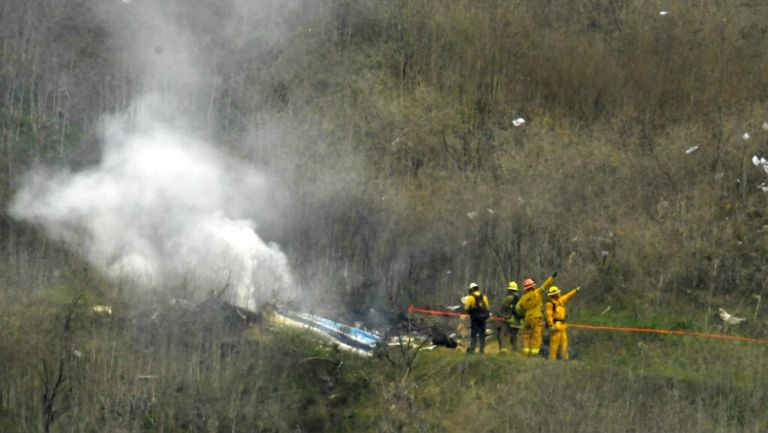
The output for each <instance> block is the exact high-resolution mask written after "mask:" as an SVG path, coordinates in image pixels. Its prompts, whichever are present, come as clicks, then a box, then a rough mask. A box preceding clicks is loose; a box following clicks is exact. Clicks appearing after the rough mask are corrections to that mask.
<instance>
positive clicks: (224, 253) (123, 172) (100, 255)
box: [10, 0, 296, 309]
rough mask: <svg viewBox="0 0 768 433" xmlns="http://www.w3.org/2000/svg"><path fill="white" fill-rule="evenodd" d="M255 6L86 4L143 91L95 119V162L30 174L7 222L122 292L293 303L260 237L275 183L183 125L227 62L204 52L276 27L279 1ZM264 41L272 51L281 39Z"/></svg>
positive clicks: (283, 274) (286, 274) (279, 256)
mask: <svg viewBox="0 0 768 433" xmlns="http://www.w3.org/2000/svg"><path fill="white" fill-rule="evenodd" d="M294 3H295V2H288V3H285V4H294ZM257 4H258V5H260V7H254V6H253V3H252V2H245V1H234V2H221V4H220V3H219V2H217V1H202V0H199V1H152V0H133V1H131V2H125V1H123V2H117V1H116V2H111V3H105V2H96V3H94V8H95V10H96V11H97V12H98V13H99V14H100V16H102V19H103V22H104V25H105V26H106V27H107V28H108V29H109V31H110V34H111V35H112V38H113V39H114V41H113V43H114V45H115V46H116V47H119V52H120V53H122V55H123V56H124V60H125V62H126V65H127V67H129V68H130V70H131V71H133V72H132V73H133V76H134V78H135V80H136V81H137V82H138V83H139V86H137V88H138V89H140V92H141V95H140V96H138V97H137V98H136V100H135V101H134V102H133V103H132V104H131V106H130V107H129V108H128V109H127V110H126V111H125V112H124V113H120V114H117V115H111V116H106V115H105V116H104V118H103V121H102V122H101V125H102V127H101V131H100V132H101V136H102V141H103V149H102V158H101V161H100V162H99V163H98V164H97V165H96V166H93V167H90V168H88V169H85V170H82V171H79V172H72V171H68V170H61V169H58V170H57V169H51V168H38V169H36V170H33V171H32V172H30V173H28V175H27V176H26V179H25V181H24V182H23V184H22V186H21V188H20V189H19V191H18V193H17V195H16V196H15V198H14V200H13V202H12V205H11V208H10V213H11V215H13V216H14V217H15V218H17V219H20V220H24V221H28V222H31V223H35V224H38V225H40V226H41V227H42V228H43V229H44V230H45V232H46V233H47V234H48V235H49V236H50V237H52V238H55V239H59V240H62V241H63V242H65V244H66V245H68V246H69V247H70V248H72V249H73V250H74V251H76V252H78V253H79V254H81V255H82V256H83V257H84V258H86V259H87V260H88V261H89V262H90V263H92V264H93V265H94V266H96V267H98V268H99V269H100V270H102V271H103V272H104V273H105V274H106V275H108V276H110V277H111V278H114V279H115V280H116V281H121V282H126V283H128V285H129V286H130V287H137V288H143V289H167V290H170V289H181V290H183V293H184V294H185V295H187V296H188V297H190V298H193V299H200V298H201V297H203V296H206V295H208V294H209V293H210V292H215V293H220V294H221V296H224V297H226V298H227V299H228V300H229V301H230V302H233V303H235V304H237V305H240V306H243V307H247V308H251V309H256V308H258V307H259V305H260V304H261V303H263V302H264V301H270V300H273V299H274V298H275V297H278V296H279V297H281V298H283V299H285V298H291V297H294V296H295V295H296V289H295V288H294V284H293V279H292V276H291V271H290V267H289V264H288V259H287V257H286V256H285V254H284V253H283V252H282V251H281V250H280V248H279V247H278V246H277V245H276V244H274V243H269V242H265V241H264V240H263V239H262V238H261V237H260V236H259V234H258V233H257V230H258V229H259V225H258V221H257V219H258V217H259V215H263V214H264V211H263V209H265V208H269V207H274V206H276V203H275V201H276V200H277V199H276V194H275V188H276V185H275V182H273V180H271V179H269V178H267V177H266V176H265V175H263V174H261V173H260V172H259V171H257V170H256V169H255V168H253V167H251V166H248V165H247V164H246V163H244V162H242V161H239V160H236V159H234V158H232V157H230V156H228V155H226V154H225V153H223V152H221V151H219V150H218V149H217V147H216V146H215V145H212V144H211V143H209V142H207V141H206V140H203V139H202V138H200V137H201V135H202V133H201V132H200V131H199V129H200V128H199V126H196V127H195V128H192V127H190V126H189V125H192V124H195V122H196V119H197V118H196V117H195V114H194V113H201V112H204V111H205V110H206V109H209V108H208V107H205V106H198V105H200V104H204V102H203V103H201V102H199V101H200V100H201V98H200V97H199V94H200V93H201V89H209V88H210V83H211V82H215V80H216V74H215V69H216V68H215V64H216V63H217V62H218V63H221V62H224V63H226V62H225V60H226V58H225V55H223V54H222V55H218V57H216V56H213V60H205V56H203V55H202V53H204V52H206V51H207V50H209V49H210V48H211V46H212V45H216V44H219V45H222V44H223V45H228V44H231V45H232V46H235V45H236V44H237V43H244V41H242V40H239V39H242V37H243V34H244V32H245V31H246V29H249V30H253V29H252V28H251V27H250V24H253V23H252V22H250V21H247V20H249V19H255V20H261V21H265V20H266V21H265V22H269V23H273V24H271V26H272V27H271V28H272V29H273V30H274V28H275V27H274V22H280V21H279V20H275V19H274V18H275V14H272V13H271V12H269V11H267V10H266V8H275V7H276V6H277V5H279V4H280V2H271V1H266V2H261V3H257ZM222 5H224V6H222ZM212 8H213V9H212ZM249 8H250V9H249ZM251 9H255V10H251ZM270 10H271V9H270ZM279 10H280V11H282V12H281V13H285V11H286V6H285V5H281V6H280V9H279ZM214 11H215V12H216V13H215V14H214V13H212V12H214ZM263 39H264V40H265V41H266V42H265V44H266V45H270V46H271V45H274V44H275V43H276V41H277V40H278V39H279V36H277V35H276V34H275V33H274V32H273V33H270V36H268V37H267V36H264V37H263ZM209 52H210V51H209ZM203 93H204V92H203ZM202 99H205V98H202ZM189 105H192V106H191V107H190V106H189ZM180 107H183V109H181V108H180ZM209 141H210V140H209Z"/></svg>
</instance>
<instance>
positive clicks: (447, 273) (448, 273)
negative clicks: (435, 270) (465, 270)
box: [445, 269, 453, 275]
mask: <svg viewBox="0 0 768 433" xmlns="http://www.w3.org/2000/svg"><path fill="white" fill-rule="evenodd" d="M452 273H453V272H451V270H450V269H448V270H447V271H445V275H451V274H452Z"/></svg>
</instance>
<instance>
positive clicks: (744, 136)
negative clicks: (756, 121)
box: [741, 132, 749, 141]
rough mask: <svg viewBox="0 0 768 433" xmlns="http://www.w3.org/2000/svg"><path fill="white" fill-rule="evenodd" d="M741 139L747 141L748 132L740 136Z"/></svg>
mask: <svg viewBox="0 0 768 433" xmlns="http://www.w3.org/2000/svg"><path fill="white" fill-rule="evenodd" d="M741 138H743V139H744V141H747V140H749V132H745V133H744V135H742V136H741Z"/></svg>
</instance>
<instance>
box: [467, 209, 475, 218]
mask: <svg viewBox="0 0 768 433" xmlns="http://www.w3.org/2000/svg"><path fill="white" fill-rule="evenodd" d="M467 218H469V219H471V220H473V219H475V218H477V212H475V211H472V212H467Z"/></svg>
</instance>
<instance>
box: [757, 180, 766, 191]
mask: <svg viewBox="0 0 768 433" xmlns="http://www.w3.org/2000/svg"><path fill="white" fill-rule="evenodd" d="M757 188H758V189H759V190H760V191H762V192H768V185H766V184H765V182H763V183H761V184H760V185H758V186H757Z"/></svg>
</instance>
